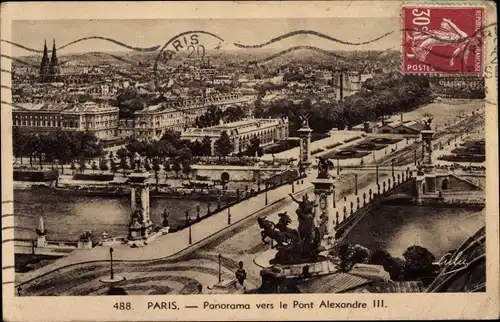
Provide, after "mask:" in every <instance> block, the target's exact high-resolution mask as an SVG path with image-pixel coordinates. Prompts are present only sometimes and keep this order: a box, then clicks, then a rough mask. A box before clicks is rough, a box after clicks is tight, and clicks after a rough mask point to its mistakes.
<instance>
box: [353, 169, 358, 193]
mask: <svg viewBox="0 0 500 322" xmlns="http://www.w3.org/2000/svg"><path fill="white" fill-rule="evenodd" d="M354 187H355V188H354V192H355V194H356V195H357V194H358V175H357V174H354Z"/></svg>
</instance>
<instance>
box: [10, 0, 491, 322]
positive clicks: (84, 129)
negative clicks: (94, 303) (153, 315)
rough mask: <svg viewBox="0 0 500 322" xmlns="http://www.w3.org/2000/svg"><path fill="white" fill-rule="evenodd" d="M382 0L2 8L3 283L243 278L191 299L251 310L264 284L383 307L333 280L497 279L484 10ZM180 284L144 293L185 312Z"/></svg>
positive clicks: (129, 283) (138, 290)
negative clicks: (43, 11) (146, 9)
mask: <svg viewBox="0 0 500 322" xmlns="http://www.w3.org/2000/svg"><path fill="white" fill-rule="evenodd" d="M207 5H208V4H207ZM269 5H271V3H270V4H269ZM116 6H118V3H116ZM260 6H261V7H266V4H261V5H260ZM331 6H333V3H332V4H331ZM366 6H368V4H366V5H365V8H368V7H366ZM393 7H394V10H393V11H391V14H388V15H385V16H383V15H373V17H369V16H366V15H365V16H362V17H361V16H360V17H356V16H355V15H347V14H346V15H344V16H341V15H336V16H331V17H325V16H323V17H321V16H318V17H314V16H312V17H308V16H307V15H304V16H303V17H293V16H290V17H287V16H286V15H283V17H279V16H277V17H265V16H262V17H260V18H255V17H251V18H242V17H237V18H236V17H231V14H230V12H227V11H225V12H224V13H225V15H224V17H223V18H220V15H213V16H212V17H196V18H192V17H191V18H189V17H186V18H183V17H176V18H175V19H171V18H169V19H159V18H154V19H153V18H152V19H149V18H147V17H140V16H139V15H137V16H136V18H135V19H130V18H127V19H120V18H115V17H114V16H113V19H101V18H100V19H83V18H82V19H73V18H71V19H69V18H68V19H59V18H58V19H53V18H52V19H18V20H15V19H13V20H12V21H11V22H10V27H9V28H10V33H11V34H10V37H9V38H4V34H2V47H4V46H8V47H9V49H8V52H5V51H4V49H2V94H4V91H7V90H8V91H9V92H10V95H8V96H4V95H2V96H3V98H2V110H4V109H8V110H9V113H8V114H4V113H2V127H4V125H6V124H8V126H9V130H8V131H9V132H10V134H11V137H12V141H10V139H9V142H11V148H10V149H8V150H6V149H4V143H5V142H4V138H3V137H2V143H3V144H2V174H4V170H5V167H7V166H8V169H9V172H10V173H11V174H10V175H11V176H12V181H11V184H10V185H11V186H10V189H11V190H10V193H11V194H10V196H11V197H10V199H6V197H5V195H4V192H3V190H4V188H5V186H4V183H3V184H2V194H3V196H2V200H3V202H2V206H4V203H8V202H9V201H6V202H4V200H11V203H12V207H11V208H12V213H10V214H5V210H3V211H2V212H3V213H4V214H3V215H2V217H4V218H3V220H4V221H3V223H2V230H3V232H4V238H3V243H4V252H5V247H6V246H5V245H6V243H8V245H10V246H9V247H11V248H10V249H11V252H13V254H14V257H13V258H14V261H13V263H12V265H11V266H10V267H9V269H10V271H9V272H11V273H12V274H11V275H9V278H6V276H5V274H6V268H5V267H6V266H5V264H4V265H3V266H4V269H3V275H4V278H3V280H4V282H3V283H4V286H5V283H8V284H9V285H10V287H12V288H13V290H14V294H12V296H13V297H14V298H15V299H19V300H20V299H22V298H25V297H26V298H33V297H35V298H42V299H43V298H44V297H47V300H49V299H51V300H50V301H52V299H54V297H56V298H59V297H62V298H64V297H70V299H69V300H71V298H76V297H82V296H83V297H84V298H86V297H99V298H109V297H107V296H120V297H119V298H120V301H115V302H113V304H114V305H113V308H114V309H116V310H122V311H127V310H131V309H133V307H132V306H133V301H132V302H130V301H128V300H127V298H129V297H128V296H134V295H135V296H154V295H174V296H178V295H179V296H181V295H182V296H185V295H188V296H189V295H203V296H208V295H235V296H236V295H242V296H243V297H238V301H237V302H234V301H233V302H231V301H226V300H224V299H226V298H228V297H217V298H218V299H219V300H217V301H215V300H204V297H198V300H197V301H196V304H197V306H195V307H196V308H198V309H200V310H242V311H245V310H249V309H250V308H255V305H253V302H246V301H245V297H247V298H249V299H252V298H254V297H253V296H256V295H259V296H260V295H264V294H267V295H270V294H280V295H283V294H288V295H293V294H295V295H300V294H328V295H333V294H339V295H338V296H336V297H323V298H319V299H322V300H317V301H316V302H314V303H313V302H311V301H310V300H307V299H306V298H304V297H301V298H290V301H288V306H289V307H291V308H293V309H318V308H319V309H323V308H330V309H333V308H336V309H346V310H347V309H359V308H361V309H362V308H366V307H367V305H368V306H369V307H371V308H372V309H373V307H375V308H377V307H378V308H380V310H382V308H384V307H386V305H387V301H385V303H384V299H383V298H381V297H360V298H358V300H355V301H354V300H352V301H351V300H349V301H344V302H342V301H341V300H340V299H341V297H339V296H340V294H344V295H355V294H359V295H361V294H363V296H366V295H367V294H382V293H384V294H387V293H389V294H399V293H412V294H428V295H429V296H431V295H432V293H448V294H457V293H463V294H465V293H467V294H472V293H479V294H484V295H486V292H488V291H493V289H494V292H498V281H496V282H495V283H496V284H489V283H487V278H486V277H487V274H486V271H487V266H488V263H489V260H490V259H489V257H488V256H490V255H489V253H488V255H487V252H486V234H487V231H489V230H488V226H487V217H489V216H493V217H495V218H497V217H498V210H497V209H496V208H491V209H493V210H495V211H496V213H488V212H487V211H486V210H487V207H486V204H487V193H486V192H487V182H488V176H491V174H493V175H495V176H497V172H496V171H497V170H498V169H493V168H492V169H490V165H491V164H493V167H495V166H498V164H497V162H498V161H497V160H498V151H497V148H498V147H497V146H496V147H495V146H494V145H495V144H496V143H492V144H493V150H491V149H489V148H487V147H490V145H491V144H490V143H489V142H490V141H489V140H490V136H488V134H487V133H489V132H488V129H487V123H488V122H489V121H488V118H490V120H491V117H493V118H494V119H495V120H497V113H498V111H497V107H498V103H497V93H496V87H494V88H488V85H487V84H488V83H489V82H490V81H492V82H495V83H496V80H495V79H497V70H496V56H497V54H496V47H495V51H494V52H492V51H491V50H492V49H491V48H488V47H487V46H486V45H487V42H488V41H491V39H492V38H493V39H495V42H496V37H497V35H496V32H497V31H496V14H495V13H494V12H490V13H489V14H488V12H487V11H491V10H492V8H493V7H491V8H490V7H488V6H485V3H483V2H480V1H472V3H471V4H468V5H457V6H445V5H441V6H440V5H427V6H425V4H414V5H412V4H403V3H399V4H398V3H397V2H394V5H393ZM332 10H334V9H332ZM366 10H368V9H366ZM368 11H369V10H368ZM492 14H493V15H494V24H493V23H492V18H491V15H492ZM488 15H490V17H489V19H488ZM488 39H490V40H488ZM495 46H496V44H495ZM490 55H491V56H490ZM493 59H494V60H495V62H494V65H492V64H493ZM7 65H8V67H6V66H7ZM5 79H9V80H10V83H9V84H8V85H6V83H5ZM4 84H5V85H4ZM494 86H496V85H494ZM492 101H493V102H492ZM490 108H493V110H489V109H490ZM488 113H490V114H488ZM491 113H493V114H491ZM5 115H7V117H8V118H9V120H8V123H6V121H5V120H4V116H5ZM492 115H493V116H492ZM496 122H497V121H496ZM490 125H491V124H490ZM10 126H11V127H10ZM494 126H495V125H494ZM496 126H498V123H496ZM493 130H494V131H496V130H497V129H493ZM493 133H496V132H493ZM3 135H4V130H2V136H3ZM495 136H496V134H495ZM492 139H493V140H495V141H491V142H497V141H496V137H495V138H492ZM5 144H6V143H5ZM7 152H8V154H9V155H4V154H5V153H7ZM492 152H493V153H492ZM490 160H491V162H494V163H488V162H490ZM6 164H7V165H6ZM487 165H488V167H487ZM5 171H7V170H5ZM489 171H493V172H489ZM487 173H488V176H487ZM2 177H3V176H2ZM497 179H498V178H497ZM497 179H495V180H497ZM2 181H4V179H2ZM489 183H490V184H491V181H489ZM494 189H496V188H494ZM494 198H495V197H494ZM490 202H493V203H494V204H495V203H497V202H496V200H493V199H489V200H488V203H490ZM497 206H498V205H497ZM497 206H495V205H493V207H497ZM5 216H8V218H9V220H10V221H9V222H8V223H6V222H5ZM488 224H489V222H488ZM495 225H496V226H495V227H498V223H496V224H495ZM491 228H492V229H496V235H492V236H491V238H493V239H492V241H493V240H496V241H497V243H496V246H494V247H496V251H497V252H498V228H494V227H493V226H492V227H491ZM7 233H8V234H9V235H8V236H10V237H5V235H6V234H7ZM488 238H490V236H489V237H488ZM494 251H495V250H494ZM494 256H496V257H495V258H494V260H495V261H498V254H496V255H494ZM491 261H493V258H491ZM494 265H495V264H494V263H493V266H494ZM497 266H498V265H497ZM495 270H496V273H498V267H497V268H496V269H495ZM492 272H495V271H492ZM495 278H498V277H495ZM490 288H491V289H490ZM495 294H497V293H495ZM182 296H181V297H168V300H166V298H161V297H152V300H151V299H150V298H149V297H148V302H147V308H144V309H147V310H155V309H156V310H163V311H168V310H179V307H180V308H181V312H185V308H187V307H189V306H185V307H184V305H182V306H181V305H180V304H179V302H175V300H174V299H177V298H182ZM188 298H189V297H188ZM207 298H208V297H207ZM266 298H267V297H266ZM353 298H354V297H353ZM353 298H351V299H353ZM377 299H378V300H377ZM55 300H56V299H54V301H55ZM334 302H337V303H334ZM68 303H71V302H68ZM279 303H280V306H281V305H282V304H281V302H279ZM367 303H368V304H367ZM448 304H449V303H448ZM115 306H116V307H115ZM497 306H498V305H497ZM257 308H262V307H259V306H257ZM268 308H269V309H278V308H277V307H276V304H274V305H273V304H270V306H269V307H268ZM281 308H283V307H281ZM285 308H286V305H285ZM108 309H112V307H111V304H110V306H109V307H108ZM182 310H184V311H182ZM331 312H333V311H331ZM303 313H305V312H303ZM184 314H186V313H184ZM202 314H203V313H202ZM205 314H207V313H205ZM330 314H331V313H330ZM276 317H277V316H276ZM305 317H306V316H302V317H301V318H305ZM185 318H186V317H185ZM123 319H126V318H125V317H123Z"/></svg>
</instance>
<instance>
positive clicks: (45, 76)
mask: <svg viewBox="0 0 500 322" xmlns="http://www.w3.org/2000/svg"><path fill="white" fill-rule="evenodd" d="M59 74H60V68H59V59H58V58H57V53H56V40H55V39H53V41H52V57H51V58H50V60H49V53H48V49H47V40H45V42H44V46H43V56H42V63H41V64H40V81H41V82H43V83H45V82H53V81H57V79H58V76H59Z"/></svg>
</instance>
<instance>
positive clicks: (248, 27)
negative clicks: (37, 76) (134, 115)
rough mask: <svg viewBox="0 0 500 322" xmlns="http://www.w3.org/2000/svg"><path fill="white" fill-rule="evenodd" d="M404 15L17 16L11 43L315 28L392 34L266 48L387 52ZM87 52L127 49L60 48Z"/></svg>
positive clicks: (149, 40) (306, 38) (257, 38)
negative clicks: (37, 18) (41, 17)
mask: <svg viewBox="0 0 500 322" xmlns="http://www.w3.org/2000/svg"><path fill="white" fill-rule="evenodd" d="M399 24H400V21H399V18H311V19H305V18H293V19H289V18H287V19H277V18H272V19H190V20H187V19H182V20H181V19H177V20H176V19H169V20H17V21H14V22H13V28H12V41H13V42H16V43H18V44H21V45H23V46H26V47H29V48H34V49H39V50H41V49H43V42H44V40H45V39H46V40H47V43H48V46H49V50H50V49H51V47H52V39H55V41H56V46H57V47H59V46H62V45H64V44H67V43H69V42H71V41H73V40H76V39H79V38H82V37H90V36H100V37H108V38H112V39H115V40H117V41H120V42H123V43H125V44H127V45H130V46H134V47H153V46H157V45H160V46H163V45H164V44H165V43H166V42H167V41H168V40H169V39H171V38H172V37H174V36H175V35H177V34H179V33H181V32H185V31H191V30H204V31H208V32H211V33H213V34H216V35H218V36H219V37H221V38H222V39H224V40H225V43H223V44H222V48H225V49H238V47H236V46H234V45H233V43H235V42H237V43H241V44H246V45H255V44H260V43H264V42H267V41H268V40H270V39H271V38H275V37H278V36H281V35H283V34H285V33H288V32H292V31H296V30H313V31H317V32H320V33H323V34H326V35H328V36H330V37H333V38H336V39H339V40H343V41H348V42H364V41H369V40H372V39H374V38H378V37H380V36H382V35H384V34H386V33H389V32H392V33H391V34H390V35H388V36H386V37H384V38H382V39H380V40H378V41H375V42H372V43H369V44H366V45H359V46H352V45H345V44H340V43H336V42H332V41H330V40H327V39H323V38H320V37H317V36H314V35H297V36H293V37H289V38H286V39H283V40H281V41H278V42H275V43H273V44H271V45H268V46H266V47H265V48H270V49H287V48H290V47H292V46H299V45H307V46H315V47H319V48H321V49H324V50H386V49H389V48H392V49H396V50H397V49H398V47H399V43H400V39H401V35H400V32H399V30H400V27H399ZM200 42H201V43H207V47H210V46H212V45H213V46H217V45H218V43H219V42H220V41H219V40H217V39H215V38H213V37H212V36H208V35H202V36H200ZM12 50H13V52H12V53H13V55H14V56H24V55H32V54H33V53H30V52H29V51H26V50H24V49H20V48H17V47H13V48H12ZM88 51H96V52H100V51H104V52H110V51H127V49H125V48H123V47H121V46H118V45H116V44H113V43H110V42H107V41H105V40H100V39H92V40H87V41H83V42H79V43H76V44H74V45H72V46H69V47H66V48H64V49H61V50H60V51H58V53H59V54H61V55H62V54H65V53H68V54H69V53H81V52H88Z"/></svg>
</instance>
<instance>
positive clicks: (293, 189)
mask: <svg viewBox="0 0 500 322" xmlns="http://www.w3.org/2000/svg"><path fill="white" fill-rule="evenodd" d="M292 193H295V179H293V180H292Z"/></svg>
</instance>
